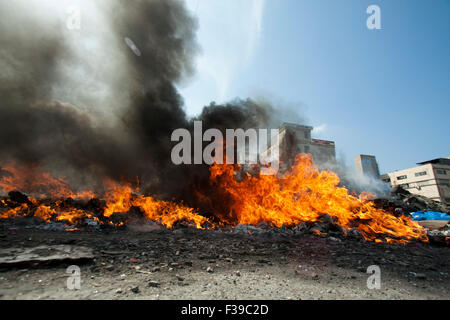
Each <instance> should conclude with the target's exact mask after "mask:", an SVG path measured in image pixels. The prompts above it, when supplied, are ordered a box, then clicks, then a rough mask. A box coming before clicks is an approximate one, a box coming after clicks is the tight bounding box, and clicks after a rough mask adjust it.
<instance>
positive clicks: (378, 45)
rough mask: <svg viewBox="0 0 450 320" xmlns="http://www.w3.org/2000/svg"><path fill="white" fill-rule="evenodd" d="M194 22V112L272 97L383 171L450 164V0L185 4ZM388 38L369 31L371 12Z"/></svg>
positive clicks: (346, 155)
mask: <svg viewBox="0 0 450 320" xmlns="http://www.w3.org/2000/svg"><path fill="white" fill-rule="evenodd" d="M186 2H187V6H188V8H189V9H190V10H191V12H192V13H193V14H194V15H196V16H197V18H198V22H199V31H198V41H199V43H200V46H201V47H202V52H201V53H200V55H199V56H198V58H197V61H196V63H197V73H196V75H195V76H194V77H193V78H191V79H189V81H187V82H185V83H183V84H182V85H181V86H180V90H181V93H182V95H183V96H184V98H185V103H186V109H187V112H188V114H190V115H195V114H196V113H198V112H200V110H201V108H202V106H204V105H206V104H209V102H210V101H216V102H219V103H220V102H225V101H228V100H231V99H233V98H235V97H242V98H247V97H261V96H262V97H269V98H270V99H271V100H273V101H274V103H275V104H277V103H278V102H279V101H282V103H283V104H289V105H292V106H293V108H294V109H295V110H296V112H298V114H299V115H301V116H303V117H305V118H306V119H307V122H308V124H310V125H313V126H315V127H316V128H317V129H316V130H315V136H316V137H318V138H324V139H330V140H334V141H336V147H337V154H338V157H340V158H342V159H343V160H345V161H346V162H347V164H349V165H353V156H355V155H357V154H360V153H362V154H373V155H375V156H376V157H377V159H378V162H379V165H380V170H381V171H382V172H387V171H393V170H398V169H404V168H407V167H412V166H414V165H415V163H416V162H420V161H425V160H428V159H432V158H437V157H447V156H450V147H449V140H450V129H449V119H450V1H449V0H432V1H425V0H421V1H418V0H417V1H415V0H394V1H392V0H390V1H386V0H371V1H364V0H340V1H336V0H320V1H317V0H314V1H313V0H187V1H186ZM373 4H375V5H378V6H379V7H380V8H381V26H382V29H381V30H369V29H368V28H367V27H366V20H367V18H368V16H369V15H368V14H367V13H366V9H367V7H368V6H369V5H373Z"/></svg>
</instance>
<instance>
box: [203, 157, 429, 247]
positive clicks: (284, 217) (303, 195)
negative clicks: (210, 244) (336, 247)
mask: <svg viewBox="0 0 450 320" xmlns="http://www.w3.org/2000/svg"><path fill="white" fill-rule="evenodd" d="M210 171H211V186H212V187H214V188H215V190H216V191H217V197H218V198H221V199H227V203H226V204H225V206H226V207H225V208H223V207H219V208H217V207H214V206H213V207H212V210H213V211H215V214H217V215H221V216H222V217H223V219H225V220H227V221H228V223H234V224H250V225H257V224H259V223H261V222H266V223H269V224H271V225H273V226H275V227H281V226H283V225H285V226H294V225H298V224H300V223H303V222H307V221H311V222H314V221H317V220H318V219H319V218H320V217H321V216H323V215H324V214H328V215H329V216H331V217H332V218H333V220H334V222H335V223H336V224H337V225H339V226H341V227H342V228H344V229H351V228H357V229H358V230H359V231H360V232H361V234H362V236H363V237H364V238H365V239H366V240H368V241H374V240H376V239H379V238H385V240H386V241H387V242H391V243H392V242H395V239H394V238H402V239H406V240H411V239H421V240H426V232H425V230H424V229H423V228H422V227H421V226H420V225H419V224H418V223H416V222H414V221H412V219H410V218H409V217H404V216H399V217H397V216H394V215H393V214H391V213H389V212H387V211H384V210H381V209H378V208H376V207H375V205H374V203H373V202H372V201H368V200H367V199H368V197H370V195H368V194H362V196H361V197H360V198H357V197H355V196H352V195H350V194H349V192H348V190H347V189H346V188H343V187H338V184H339V182H340V179H339V177H338V176H337V175H336V174H335V173H333V172H331V171H319V169H318V168H317V167H316V166H315V165H314V163H313V159H312V156H311V155H307V154H300V155H298V156H297V157H296V159H295V164H294V165H293V166H292V168H291V170H290V171H289V172H287V173H286V174H284V175H283V176H281V177H279V176H275V175H271V176H251V175H249V174H247V175H246V177H245V178H244V179H243V180H242V181H238V179H236V178H235V169H234V167H233V166H231V165H214V166H213V167H211V170H210ZM224 211H225V212H224ZM399 241H400V242H401V241H402V240H399Z"/></svg>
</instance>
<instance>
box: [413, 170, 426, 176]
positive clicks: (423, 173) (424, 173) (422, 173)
mask: <svg viewBox="0 0 450 320" xmlns="http://www.w3.org/2000/svg"><path fill="white" fill-rule="evenodd" d="M426 175H427V172H426V171H422V172H416V177H422V176H426Z"/></svg>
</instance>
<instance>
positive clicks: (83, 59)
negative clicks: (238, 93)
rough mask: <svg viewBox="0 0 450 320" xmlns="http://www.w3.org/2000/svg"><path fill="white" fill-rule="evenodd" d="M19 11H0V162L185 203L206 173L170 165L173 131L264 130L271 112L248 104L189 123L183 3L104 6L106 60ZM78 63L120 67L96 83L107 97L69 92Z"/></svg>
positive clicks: (213, 110)
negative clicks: (182, 90) (131, 185)
mask: <svg viewBox="0 0 450 320" xmlns="http://www.w3.org/2000/svg"><path fill="white" fill-rule="evenodd" d="M22 2H23V1H22ZM17 3H20V0H19V1H18V2H15V1H2V2H1V3H0V69H1V70H2V71H1V73H0V95H1V96H0V97H1V99H0V163H6V162H11V161H12V162H14V163H20V164H25V165H29V166H36V165H39V166H42V167H44V168H45V169H46V170H48V171H50V172H51V173H54V174H55V175H64V176H66V177H67V178H69V179H70V181H71V182H72V183H73V184H74V185H75V186H83V187H84V186H86V184H87V183H89V184H93V185H100V184H101V182H102V180H103V179H104V178H105V177H108V178H112V179H114V180H117V181H128V182H136V181H139V183H140V184H141V186H143V187H144V188H143V190H145V191H147V192H152V193H157V194H160V195H162V196H164V197H166V198H180V199H187V200H188V201H189V200H190V199H192V190H193V188H192V185H193V184H199V185H202V184H203V183H204V181H205V180H206V179H207V176H208V168H207V167H206V166H175V165H173V164H172V161H171V158H170V155H171V149H172V147H173V143H172V142H171V141H170V138H171V134H172V132H173V131H174V130H175V129H178V128H188V129H190V130H192V128H193V120H202V121H203V122H204V124H203V128H204V130H206V129H208V128H219V129H222V130H225V129H226V128H250V127H253V128H255V127H260V126H264V125H267V124H268V123H269V122H270V119H269V114H270V113H271V108H270V106H268V105H267V104H264V103H263V104H260V103H257V102H255V101H252V100H236V101H234V102H232V103H229V104H225V105H216V104H214V103H212V104H211V105H209V106H206V107H205V108H204V110H203V112H202V113H201V114H200V115H199V116H198V117H197V118H195V119H188V117H187V116H186V113H185V110H184V107H183V105H184V103H183V98H182V97H181V96H180V94H179V93H178V91H177V89H176V84H177V83H179V82H180V81H183V80H185V79H187V78H189V76H190V75H192V74H193V72H194V57H195V56H196V53H197V52H198V44H197V42H196V29H197V22H196V20H195V18H193V17H192V16H191V15H190V14H189V12H188V11H187V10H186V8H185V6H184V3H183V2H181V1H177V0H147V1H144V0H132V1H130V0H126V1H125V0H122V1H121V0H115V1H108V2H106V3H107V7H103V10H104V13H105V15H106V23H107V32H106V34H108V36H109V38H110V39H111V41H112V43H111V48H116V50H117V51H118V52H116V51H114V49H111V51H114V54H111V55H110V58H109V59H108V60H105V61H90V59H91V57H90V56H89V54H85V55H83V54H81V55H79V54H78V55H77V54H75V53H74V52H73V46H71V44H69V41H68V39H67V32H66V31H64V27H63V26H61V21H50V22H49V21H44V22H43V21H42V19H39V18H38V17H37V16H35V15H33V14H32V13H30V12H27V11H26V10H24V11H21V10H17V7H16V4H17ZM126 38H128V39H131V40H132V41H133V42H134V43H135V44H136V46H137V47H138V48H139V51H140V52H141V55H136V54H135V53H134V52H133V51H132V50H130V48H129V47H127V44H126V42H125V41H124V39H126ZM78 64H79V65H80V66H85V65H89V66H90V68H94V71H95V65H96V64H98V73H101V72H102V70H103V67H102V66H103V65H107V64H117V65H118V68H117V74H116V75H114V78H115V79H108V80H107V81H103V83H98V84H96V85H98V86H102V85H103V86H106V87H107V88H108V89H109V91H108V92H109V93H108V94H107V97H106V98H102V99H100V98H99V99H95V98H94V99H92V98H90V99H84V96H85V95H88V94H87V93H86V92H82V91H83V90H77V87H74V86H73V83H74V81H73V80H74V79H72V78H76V77H77V65H78ZM67 66H70V68H72V69H73V71H72V72H70V70H69V72H67V69H68V67H67ZM92 66H94V67H92ZM70 68H69V69H70ZM62 70H64V71H62ZM101 78H102V77H99V79H101ZM104 78H106V77H104ZM110 78H111V77H110ZM93 79H94V80H96V81H97V82H98V80H97V78H93ZM94 80H92V81H94ZM75 82H76V81H75ZM61 88H63V90H62V91H63V92H65V93H66V94H65V95H63V96H64V99H62V98H61V97H59V96H58V94H57V93H58V92H61ZM96 88H97V86H96V87H94V88H92V92H91V93H92V94H91V95H90V96H94V97H95V96H96V95H95V93H96V92H95V90H96ZM58 90H59V91H58ZM84 91H86V90H84ZM67 93H69V94H67ZM83 99H84V100H83ZM80 101H87V103H86V104H82V103H79V102H80ZM113 106H114V107H113Z"/></svg>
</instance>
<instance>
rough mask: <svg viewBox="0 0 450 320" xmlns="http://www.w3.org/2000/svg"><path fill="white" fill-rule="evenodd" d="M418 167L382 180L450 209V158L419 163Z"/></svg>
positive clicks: (383, 177) (384, 176)
mask: <svg viewBox="0 0 450 320" xmlns="http://www.w3.org/2000/svg"><path fill="white" fill-rule="evenodd" d="M418 165H419V166H418V167H414V168H410V169H405V170H399V171H394V172H390V173H387V174H384V175H382V176H381V177H380V178H381V179H382V180H383V181H384V182H386V183H389V184H390V185H391V186H392V187H395V186H401V187H402V188H404V189H406V190H408V191H409V192H411V193H413V194H419V195H422V196H425V197H427V198H430V199H432V200H435V201H438V202H441V203H443V204H445V205H447V206H449V207H450V157H447V158H438V159H434V160H429V161H424V162H420V163H418Z"/></svg>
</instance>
